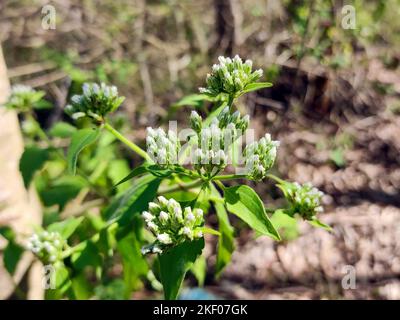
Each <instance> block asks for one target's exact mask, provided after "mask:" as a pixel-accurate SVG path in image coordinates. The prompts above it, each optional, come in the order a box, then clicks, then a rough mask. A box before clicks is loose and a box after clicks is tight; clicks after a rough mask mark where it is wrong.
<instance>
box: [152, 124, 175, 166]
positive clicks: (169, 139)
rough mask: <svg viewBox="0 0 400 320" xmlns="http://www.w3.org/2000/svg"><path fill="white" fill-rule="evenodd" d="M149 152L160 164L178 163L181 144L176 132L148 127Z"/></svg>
mask: <svg viewBox="0 0 400 320" xmlns="http://www.w3.org/2000/svg"><path fill="white" fill-rule="evenodd" d="M146 147H147V153H148V154H149V155H150V157H151V159H152V160H153V161H154V162H155V163H157V164H159V165H160V166H169V165H174V164H177V163H178V156H179V151H180V149H181V144H180V142H179V140H178V138H177V136H176V134H175V133H174V132H173V131H171V130H169V131H168V134H167V133H165V131H164V130H163V129H161V128H158V129H156V130H154V129H153V128H150V127H148V128H147V137H146Z"/></svg>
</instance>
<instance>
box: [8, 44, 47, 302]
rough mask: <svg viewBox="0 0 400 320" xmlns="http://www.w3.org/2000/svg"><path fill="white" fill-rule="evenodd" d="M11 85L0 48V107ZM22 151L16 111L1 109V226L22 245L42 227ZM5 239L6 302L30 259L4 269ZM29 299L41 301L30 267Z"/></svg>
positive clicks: (37, 281)
mask: <svg viewBox="0 0 400 320" xmlns="http://www.w3.org/2000/svg"><path fill="white" fill-rule="evenodd" d="M9 92H10V84H9V81H8V77H7V68H6V64H5V61H4V56H3V52H2V49H1V46H0V105H1V104H3V103H4V102H5V101H6V100H7V97H8V95H9ZM23 150H24V145H23V139H22V134H21V130H20V126H19V122H18V117H17V114H16V112H14V111H11V110H6V109H5V108H4V107H1V106H0V201H1V203H2V206H1V207H0V226H4V225H6V226H10V227H11V228H12V229H13V230H14V231H15V233H16V234H17V239H18V240H19V241H20V242H21V243H23V242H24V239H25V238H26V236H27V235H29V234H30V233H31V232H32V227H33V226H34V225H37V224H39V225H40V224H41V220H42V210H41V206H40V202H39V199H38V197H37V194H36V192H35V190H34V188H30V190H26V189H25V187H24V183H23V180H22V176H21V174H20V172H19V159H20V158H21V155H22V152H23ZM6 244H7V243H6V240H5V239H3V238H2V237H1V236H0V299H7V298H8V297H9V296H10V295H11V294H12V293H13V292H14V290H15V287H16V285H18V283H19V282H20V281H21V279H22V278H23V276H24V275H25V274H26V272H27V271H28V269H29V267H30V266H31V265H32V263H33V261H34V260H33V256H32V255H31V254H30V253H28V252H26V253H24V254H23V256H22V258H21V260H20V262H19V263H18V266H17V269H16V271H15V274H14V275H13V276H10V274H9V273H8V272H7V271H6V270H5V269H4V266H3V256H2V250H3V249H4V247H5V246H6ZM29 272H30V274H29V277H28V278H29V286H30V289H29V290H28V295H27V298H28V299H41V298H42V297H43V290H42V289H41V285H40V284H41V269H40V268H38V267H37V266H36V267H34V268H30V271H29Z"/></svg>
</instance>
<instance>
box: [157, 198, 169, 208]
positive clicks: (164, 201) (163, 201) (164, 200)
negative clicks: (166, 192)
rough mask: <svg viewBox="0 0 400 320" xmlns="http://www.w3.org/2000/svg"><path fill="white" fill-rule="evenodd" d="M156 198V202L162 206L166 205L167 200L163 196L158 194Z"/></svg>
mask: <svg viewBox="0 0 400 320" xmlns="http://www.w3.org/2000/svg"><path fill="white" fill-rule="evenodd" d="M157 199H158V202H159V203H160V204H161V205H162V206H164V207H166V206H168V200H167V199H166V198H165V197H163V196H159V197H158V198H157Z"/></svg>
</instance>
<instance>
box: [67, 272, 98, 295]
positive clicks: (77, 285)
mask: <svg viewBox="0 0 400 320" xmlns="http://www.w3.org/2000/svg"><path fill="white" fill-rule="evenodd" d="M71 282H72V291H73V294H74V299H76V300H88V299H90V298H91V296H92V295H93V290H92V287H91V285H90V283H89V281H88V280H87V279H86V277H85V274H84V273H80V274H78V275H77V276H75V277H73V278H72V279H71Z"/></svg>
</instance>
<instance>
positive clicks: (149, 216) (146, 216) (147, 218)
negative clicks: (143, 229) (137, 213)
mask: <svg viewBox="0 0 400 320" xmlns="http://www.w3.org/2000/svg"><path fill="white" fill-rule="evenodd" d="M142 217H143V219H144V220H145V221H146V222H150V221H152V220H154V218H155V217H154V216H153V215H152V214H151V213H150V212H147V211H143V213H142Z"/></svg>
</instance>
